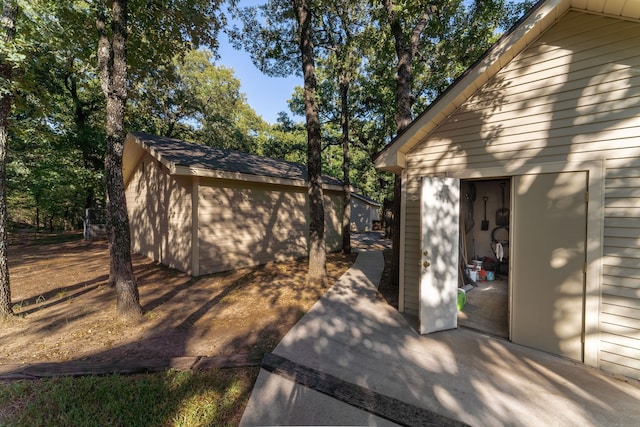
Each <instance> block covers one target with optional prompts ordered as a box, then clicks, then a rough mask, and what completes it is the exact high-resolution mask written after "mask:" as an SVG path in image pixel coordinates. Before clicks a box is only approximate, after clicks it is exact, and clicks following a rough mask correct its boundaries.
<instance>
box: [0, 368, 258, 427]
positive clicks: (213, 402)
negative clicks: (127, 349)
mask: <svg viewBox="0 0 640 427" xmlns="http://www.w3.org/2000/svg"><path fill="white" fill-rule="evenodd" d="M257 375H258V368H243V369H226V370H211V371H203V372H191V371H186V372H184V371H168V372H162V373H154V374H144V375H132V376H123V375H111V376H103V377H97V376H90V377H79V378H71V377H62V378H53V379H46V380H36V381H14V382H5V383H0V425H1V426H7V427H9V426H27V425H28V426H34V427H35V426H63V425H64V426H83V427H84V426H86V427H90V426H105V425H110V426H176V427H181V426H185V427H186V426H211V425H216V426H225V425H237V424H238V423H239V422H240V418H241V416H242V412H243V410H244V408H245V406H246V404H247V401H248V399H249V395H250V393H251V388H252V387H253V384H254V382H255V380H256V378H257Z"/></svg>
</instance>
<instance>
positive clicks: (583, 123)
mask: <svg viewBox="0 0 640 427" xmlns="http://www.w3.org/2000/svg"><path fill="white" fill-rule="evenodd" d="M564 19H567V20H569V19H573V20H574V23H575V22H582V20H584V25H583V26H581V27H580V26H575V25H574V26H565V25H563V21H562V20H561V21H560V22H559V23H558V24H556V26H554V27H552V28H551V29H550V30H549V31H547V32H546V33H545V34H543V35H542V36H541V38H540V40H538V41H537V42H535V44H534V45H532V46H531V47H529V48H528V49H527V50H525V51H524V52H523V53H522V54H520V55H519V56H518V57H516V58H515V59H514V60H513V62H512V63H510V64H509V65H508V66H506V67H505V68H504V69H503V70H502V71H500V72H499V73H498V74H497V75H496V76H495V77H494V78H493V79H492V80H491V81H489V82H488V83H487V84H486V85H485V86H484V87H482V88H481V89H480V90H479V91H478V92H477V93H476V94H475V95H474V96H473V97H471V98H470V99H469V100H467V101H466V102H465V103H464V104H463V105H462V106H461V107H460V109H459V110H458V111H457V112H456V113H455V114H453V115H452V116H451V117H450V118H449V119H448V120H447V121H446V122H444V123H443V124H441V125H440V126H439V127H438V128H437V129H436V130H435V131H434V132H433V133H432V134H431V135H430V136H429V138H428V140H427V142H426V143H424V144H422V146H419V147H416V148H415V149H414V150H413V152H411V155H410V156H408V157H407V165H408V173H409V174H410V175H409V178H410V182H408V183H407V185H406V186H407V188H408V197H407V199H406V200H407V208H406V212H407V218H409V219H408V221H409V220H410V219H411V218H419V215H420V207H419V202H418V200H419V196H418V189H419V178H420V177H422V176H425V175H443V174H446V173H461V174H466V175H465V176H472V177H475V176H479V175H478V174H479V172H478V174H476V175H474V174H473V173H474V172H475V171H479V170H482V169H492V170H496V171H498V170H499V172H496V176H489V177H488V176H486V175H483V176H482V177H483V178H498V177H505V176H506V177H514V176H524V175H529V176H531V177H532V178H531V179H532V185H535V183H536V181H537V180H540V179H542V176H543V175H544V168H543V165H545V164H553V165H564V166H561V167H560V170H559V171H558V172H567V171H572V170H576V169H577V170H580V169H581V168H582V170H586V168H587V167H588V162H589V160H593V159H595V160H598V161H601V160H605V159H612V158H619V160H617V161H616V165H617V167H625V165H628V166H627V167H629V168H631V167H632V165H633V164H635V163H634V161H635V160H634V159H635V158H637V156H638V154H640V153H639V152H638V147H637V141H636V140H635V139H634V138H629V131H630V129H631V127H635V128H636V129H637V125H636V122H637V117H638V114H639V111H640V85H638V84H637V79H638V73H637V70H638V67H637V58H638V56H637V53H636V52H637V48H636V44H637V38H633V37H631V38H628V39H623V38H622V37H621V34H620V32H618V31H610V30H611V29H612V28H613V27H614V26H615V27H616V28H617V29H619V30H620V31H625V28H626V27H625V26H632V25H635V26H636V27H637V24H635V23H631V22H629V23H622V22H620V21H617V20H613V19H611V18H606V17H602V16H596V15H589V14H579V13H577V12H570V13H569V15H567V17H565V18H563V20H564ZM587 25H592V26H594V31H592V32H590V33H588V34H587V33H584V32H581V31H580V30H578V28H584V27H586V26H587ZM596 27H597V28H598V30H596V29H595V28H596ZM628 29H629V28H627V30H628ZM631 33H633V34H637V30H633V31H631V30H630V34H631ZM541 62H544V64H545V67H541ZM606 162H607V164H608V163H609V160H606ZM606 173H609V170H607V172H606ZM562 179H563V175H562V174H561V173H559V174H558V178H557V180H556V182H554V183H552V185H550V186H549V189H548V191H547V194H546V201H545V202H543V203H540V206H539V213H540V216H541V217H543V218H544V215H545V211H544V208H545V207H546V206H555V207H557V208H558V209H559V210H560V211H562V210H563V209H569V210H571V209H573V210H574V211H575V208H573V207H563V206H562V204H563V203H565V202H566V200H563V198H562V196H561V194H560V193H561V192H562V191H563V189H564V188H565V186H566V183H564V182H562ZM589 180H590V181H589V184H588V185H589V187H590V188H596V189H599V190H603V191H605V192H606V194H605V203H606V204H605V206H604V209H603V211H604V212H605V215H615V217H616V218H630V217H632V216H633V215H634V214H635V211H636V210H637V208H636V207H635V206H637V203H636V202H634V201H632V200H631V199H630V198H631V197H634V196H633V195H632V193H630V192H626V193H625V194H622V193H620V198H618V197H616V198H615V201H614V198H609V197H608V196H607V194H611V191H609V190H607V189H606V185H609V184H608V183H605V182H603V181H602V180H601V179H600V178H599V177H595V176H590V177H589ZM543 185H544V184H543ZM518 191H521V192H523V193H522V194H521V195H526V189H520V190H518ZM558 192H560V193H558ZM559 194H560V195H559ZM634 200H635V199H634ZM614 204H615V205H616V208H615V209H613V205H614ZM514 208H515V209H517V206H515V207H514ZM567 212H569V211H567ZM595 214H596V212H595V211H592V212H590V214H589V218H588V221H587V231H586V233H587V236H588V238H587V241H586V251H587V255H588V256H589V262H590V263H591V265H595V266H596V268H594V269H590V270H589V271H590V272H594V271H596V272H597V271H599V270H600V268H599V267H598V266H599V265H600V264H601V263H602V262H603V259H602V258H601V255H599V254H600V253H601V250H602V249H601V248H602V246H603V240H602V238H601V237H598V236H599V235H600V232H599V230H593V227H597V226H599V224H601V222H602V220H603V218H602V217H598V218H596V217H595ZM597 214H598V216H600V215H602V212H597ZM628 230H629V231H631V232H634V231H633V230H635V228H632V229H628ZM512 232H514V233H515V234H514V237H513V238H514V239H517V238H518V234H517V230H512ZM544 233H545V230H544V229H541V230H539V238H540V239H544V237H545V236H544ZM607 233H608V231H607V225H606V224H605V237H604V241H607V240H608V237H607ZM612 233H613V231H612ZM582 238H583V236H580V237H577V238H576V237H574V238H572V239H570V240H567V241H565V242H563V243H562V245H561V246H559V247H557V248H555V250H553V251H551V252H545V253H539V254H536V256H534V257H532V258H531V259H527V260H524V261H523V260H517V259H514V260H512V261H513V262H514V263H518V262H527V263H531V264H533V265H534V266H535V268H537V269H538V270H540V271H542V270H544V269H553V270H554V271H555V272H556V273H557V277H556V282H555V285H556V286H557V289H558V290H559V291H560V290H562V288H563V287H564V285H563V284H565V283H569V282H571V281H572V280H573V277H574V275H575V273H576V271H575V270H573V269H571V268H569V267H568V266H569V265H575V264H574V263H572V262H571V261H572V259H574V260H575V258H576V257H583V256H584V255H583V254H584V250H583V251H582V253H580V252H581V248H583V247H584V245H585V242H583V240H582ZM405 241H406V254H407V258H406V260H405V263H406V264H405V266H406V267H405V269H406V276H405V277H406V283H407V285H406V287H407V289H406V290H405V291H406V292H405V296H406V297H407V298H414V297H415V291H414V289H415V288H417V286H418V285H417V284H418V283H419V278H418V276H417V274H416V273H415V267H413V266H415V265H416V264H417V263H418V262H420V240H419V239H418V238H416V237H415V236H410V235H409V234H407V236H406V240H405ZM513 243H515V242H513ZM531 243H532V244H534V242H533V241H532V242H531ZM611 250H612V256H607V257H606V258H605V259H604V271H605V275H606V274H607V271H611V272H612V274H611V276H614V273H613V271H614V269H615V268H618V267H620V266H622V265H624V261H623V258H624V256H621V255H620V254H622V253H624V251H623V250H621V249H611ZM563 257H564V258H565V259H564V261H560V260H561V259H562V258H563ZM589 267H590V266H587V268H589ZM570 270H571V271H570ZM619 271H620V270H619V269H618V272H619ZM616 275H617V274H616ZM621 280H623V279H622V278H621V277H618V278H613V277H611V278H609V279H607V281H608V283H607V286H604V287H603V289H599V288H598V286H596V285H597V284H598V283H599V281H600V278H596V277H590V276H587V284H586V293H585V294H584V295H583V294H582V293H580V292H578V293H577V294H576V293H574V291H569V292H568V293H567V294H566V295H564V296H563V297H562V298H560V299H559V300H557V301H556V303H555V305H554V306H552V307H551V308H550V314H549V319H555V320H554V322H553V323H554V324H553V325H552V326H551V327H550V329H551V330H553V334H554V335H555V337H556V338H557V340H558V342H559V343H560V344H559V345H560V347H562V348H569V347H571V346H573V345H574V344H573V343H575V341H576V339H578V340H579V339H580V337H579V334H580V331H575V330H574V331H571V332H567V329H566V328H565V326H566V325H565V324H564V321H563V319H566V318H567V310H575V309H576V307H585V310H586V312H587V319H586V320H587V322H586V323H585V328H586V330H585V331H584V333H585V335H586V341H587V342H593V341H594V340H595V341H597V340H598V339H601V338H600V337H602V336H604V335H607V336H608V337H609V338H610V339H612V340H614V338H613V335H612V334H610V332H612V331H616V332H617V333H622V334H623V335H624V336H625V338H622V339H617V343H615V344H614V343H613V341H611V342H609V343H607V344H606V345H607V348H608V352H612V353H615V352H619V355H618V356H616V358H615V359H616V360H617V363H621V364H626V365H627V366H629V367H631V366H633V365H634V364H635V366H637V359H636V361H633V359H634V358H633V357H630V358H626V357H623V356H621V355H622V354H628V349H624V348H623V346H621V345H620V343H621V342H624V341H625V340H631V341H627V342H633V341H635V338H636V337H635V335H634V333H633V332H631V330H630V329H628V328H626V327H618V325H623V324H626V325H629V324H631V323H633V324H635V325H637V324H638V323H637V322H638V321H639V320H640V319H638V318H637V316H636V317H635V319H634V320H629V319H622V316H619V315H614V316H609V314H607V318H608V322H607V323H606V324H605V323H601V324H598V321H597V320H593V319H594V316H595V317H597V311H598V310H599V309H600V307H598V305H599V303H596V304H594V303H593V301H600V298H601V293H602V300H603V301H607V300H610V299H613V298H617V299H618V301H620V302H622V301H625V302H624V306H625V307H627V309H632V310H633V309H634V307H637V295H634V296H630V295H629V294H628V293H627V294H623V293H622V292H621V290H620V283H621ZM532 281H533V282H535V280H533V278H532ZM620 297H623V298H629V297H631V299H620ZM585 301H586V302H585ZM634 301H635V302H634ZM410 304H411V301H409V300H406V301H405V306H406V307H409V306H410ZM605 308H606V307H605ZM579 311H580V310H579ZM627 312H628V310H627ZM589 319H591V320H589ZM609 322H610V323H609ZM600 328H602V330H599V329H600ZM625 331H626V332H625ZM602 332H606V333H605V334H604V335H603V334H602ZM609 338H607V339H609ZM599 357H605V355H604V354H603V353H601V354H600V355H599Z"/></svg>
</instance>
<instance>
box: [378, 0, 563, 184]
mask: <svg viewBox="0 0 640 427" xmlns="http://www.w3.org/2000/svg"><path fill="white" fill-rule="evenodd" d="M570 7H571V0H548V1H546V2H541V3H538V4H537V5H536V6H535V7H534V8H533V9H532V10H531V11H530V12H529V13H528V14H527V15H525V17H524V18H523V19H522V20H521V22H520V23H519V24H518V25H516V26H515V27H514V28H513V29H512V30H510V31H509V32H507V33H506V34H505V35H504V36H502V37H501V38H500V40H498V41H497V42H496V43H495V44H494V45H493V46H492V47H491V48H490V49H489V50H488V51H487V52H486V53H485V54H484V55H483V56H482V57H481V58H480V59H479V60H478V61H477V62H476V63H475V64H473V65H472V66H471V67H470V68H469V69H467V71H466V72H465V73H464V74H462V75H461V76H460V77H459V78H458V79H457V80H456V81H455V82H454V83H452V84H451V86H449V88H448V89H447V90H446V91H445V92H444V93H443V94H442V95H441V96H440V97H438V98H437V99H436V100H435V101H434V102H433V103H432V104H431V106H429V108H427V109H426V110H425V111H424V112H423V113H422V114H421V115H420V116H418V118H416V119H415V120H414V121H413V122H412V123H411V124H410V125H409V127H407V128H406V129H405V130H404V131H403V132H402V133H400V134H399V135H398V136H397V137H396V138H395V139H394V140H393V141H391V142H390V143H389V145H387V146H386V147H385V148H384V149H383V150H382V151H381V152H380V153H378V155H377V157H376V158H375V162H374V163H375V166H376V167H377V168H379V169H382V170H387V171H391V172H394V173H401V172H402V170H403V169H404V168H405V157H404V155H405V154H406V153H408V152H409V151H410V150H411V149H412V148H413V147H415V146H416V145H417V144H418V143H419V142H420V141H422V140H423V139H424V137H425V136H427V135H428V134H429V133H430V132H431V131H432V130H433V129H435V128H436V127H437V126H438V125H439V124H440V123H442V122H443V121H444V120H445V119H447V118H448V117H449V116H450V115H451V114H453V113H454V112H455V111H456V110H457V109H458V108H459V107H460V106H461V105H462V103H464V102H465V101H466V100H467V99H469V98H470V97H471V96H472V95H473V94H474V93H475V92H476V91H477V90H478V89H479V88H480V87H482V86H483V85H484V84H485V83H486V82H487V81H489V79H491V78H492V77H493V76H495V75H496V74H497V73H498V71H500V69H501V68H502V67H504V66H505V65H506V64H507V63H508V62H509V61H511V60H512V59H513V58H514V57H515V56H516V55H518V54H519V53H520V52H522V51H523V50H524V49H525V48H526V47H527V46H529V45H530V44H531V43H533V42H534V40H536V39H537V38H538V36H539V35H540V34H542V32H543V31H544V30H545V29H547V28H549V27H550V26H551V25H552V24H553V23H554V22H556V21H557V20H558V19H560V17H561V16H562V15H564V14H565V13H566V12H567V11H568V10H569V8H570Z"/></svg>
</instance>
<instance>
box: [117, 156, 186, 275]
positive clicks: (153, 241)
mask: <svg viewBox="0 0 640 427" xmlns="http://www.w3.org/2000/svg"><path fill="white" fill-rule="evenodd" d="M188 184H189V182H188V180H187V179H185V178H182V177H181V178H179V179H174V178H171V177H169V175H168V174H167V173H166V169H165V168H164V167H163V166H162V165H160V163H159V162H158V161H157V160H155V159H153V158H152V157H151V156H149V155H148V154H145V155H144V156H143V157H142V158H141V160H140V162H139V163H138V164H137V165H136V167H135V171H134V173H133V175H132V177H131V179H130V181H129V183H128V184H127V187H126V201H127V210H128V213H129V221H130V228H131V242H132V250H133V251H134V252H138V253H141V254H143V255H145V256H147V257H149V258H151V259H154V260H157V261H159V262H161V263H163V264H165V265H168V266H170V267H172V268H178V269H180V270H182V271H190V269H191V234H190V232H189V230H190V229H191V199H190V196H189V195H190V187H189V186H188Z"/></svg>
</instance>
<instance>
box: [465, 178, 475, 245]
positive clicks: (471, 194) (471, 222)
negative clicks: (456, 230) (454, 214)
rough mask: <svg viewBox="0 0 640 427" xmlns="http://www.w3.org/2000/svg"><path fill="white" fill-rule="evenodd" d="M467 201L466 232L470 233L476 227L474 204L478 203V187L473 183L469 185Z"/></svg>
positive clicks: (466, 195)
mask: <svg viewBox="0 0 640 427" xmlns="http://www.w3.org/2000/svg"><path fill="white" fill-rule="evenodd" d="M465 199H467V211H466V214H467V215H466V216H467V219H466V221H465V223H466V227H465V229H464V232H465V233H469V232H470V231H471V230H473V227H474V226H475V225H476V222H475V219H474V218H473V204H474V203H475V201H476V185H475V184H474V183H472V182H471V183H469V185H468V187H467V192H466V194H465Z"/></svg>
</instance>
